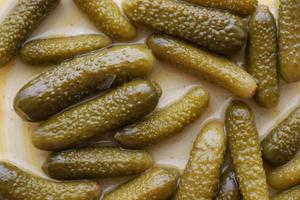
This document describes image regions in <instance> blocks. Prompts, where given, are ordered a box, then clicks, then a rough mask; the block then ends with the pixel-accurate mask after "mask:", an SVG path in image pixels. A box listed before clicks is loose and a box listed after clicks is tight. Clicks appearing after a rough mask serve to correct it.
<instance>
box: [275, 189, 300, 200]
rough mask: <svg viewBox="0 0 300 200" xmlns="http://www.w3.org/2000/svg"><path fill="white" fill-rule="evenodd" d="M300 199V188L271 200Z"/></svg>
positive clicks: (285, 192) (290, 190)
mask: <svg viewBox="0 0 300 200" xmlns="http://www.w3.org/2000/svg"><path fill="white" fill-rule="evenodd" d="M299 197H300V186H297V187H294V188H292V189H289V190H287V191H284V192H282V193H280V194H277V195H275V196H273V197H271V198H270V199H271V200H298V199H299Z"/></svg>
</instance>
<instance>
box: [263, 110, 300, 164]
mask: <svg viewBox="0 0 300 200" xmlns="http://www.w3.org/2000/svg"><path fill="white" fill-rule="evenodd" d="M299 131H300V107H297V108H296V109H295V110H294V111H293V112H292V113H291V114H289V116H287V117H286V118H285V119H284V120H283V121H282V122H281V123H280V124H278V125H277V126H276V127H275V128H274V129H273V130H272V131H271V132H270V133H269V134H268V135H267V137H266V138H265V139H264V140H263V141H262V145H261V146H262V153H263V158H264V160H265V161H267V162H268V163H269V164H271V165H282V164H284V163H286V162H288V161H289V160H291V159H292V157H293V156H294V155H295V154H296V153H297V151H298V150H299V148H300V134H299Z"/></svg>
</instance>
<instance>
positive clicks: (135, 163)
mask: <svg viewBox="0 0 300 200" xmlns="http://www.w3.org/2000/svg"><path fill="white" fill-rule="evenodd" d="M152 164H153V159H152V156H151V155H150V154H149V153H148V152H146V151H142V150H125V149H120V148H115V147H105V148H104V147H90V148H80V149H72V150H68V151H63V152H56V153H52V154H50V156H49V157H48V159H47V161H46V163H45V164H44V170H45V171H46V173H47V174H48V175H49V176H50V177H51V178H55V179H60V180H78V179H86V178H89V179H91V178H104V177H116V176H126V175H135V174H139V173H142V172H144V171H145V170H147V169H149V168H150V167H151V166H152Z"/></svg>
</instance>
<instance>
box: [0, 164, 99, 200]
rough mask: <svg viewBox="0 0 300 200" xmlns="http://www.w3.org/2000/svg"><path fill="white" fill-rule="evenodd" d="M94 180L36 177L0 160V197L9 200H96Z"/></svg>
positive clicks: (96, 185)
mask: <svg viewBox="0 0 300 200" xmlns="http://www.w3.org/2000/svg"><path fill="white" fill-rule="evenodd" d="M100 194H101V190H100V187H99V185H98V184H97V183H96V182H92V181H80V182H79V181H76V182H55V181H51V180H46V179H43V178H40V177H37V176H35V175H33V174H31V173H28V172H26V171H23V170H21V169H20V168H18V167H17V166H15V165H13V164H11V163H8V162H3V161H0V198H1V199H10V200H33V199H38V200H49V199H55V200H98V199H99V198H100Z"/></svg>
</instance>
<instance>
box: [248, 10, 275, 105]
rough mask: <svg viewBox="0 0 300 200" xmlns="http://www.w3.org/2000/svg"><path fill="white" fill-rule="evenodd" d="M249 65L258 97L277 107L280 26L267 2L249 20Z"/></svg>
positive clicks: (265, 102)
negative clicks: (278, 36) (255, 83)
mask: <svg viewBox="0 0 300 200" xmlns="http://www.w3.org/2000/svg"><path fill="white" fill-rule="evenodd" d="M247 65H248V72H249V73H250V74H251V75H252V76H253V77H254V78H255V79H256V81H257V90H256V94H255V96H254V99H255V101H256V102H257V103H258V104H259V105H261V106H263V107H266V108H272V107H275V106H276V105H277V103H278V99H279V77H278V74H279V73H278V72H277V68H278V62H277V29H276V21H275V19H274V17H273V14H272V13H271V12H270V10H269V8H268V7H267V6H263V5H260V6H259V7H258V9H257V10H256V12H255V13H254V14H253V15H252V16H251V18H250V20H249V40H248V47H247Z"/></svg>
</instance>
